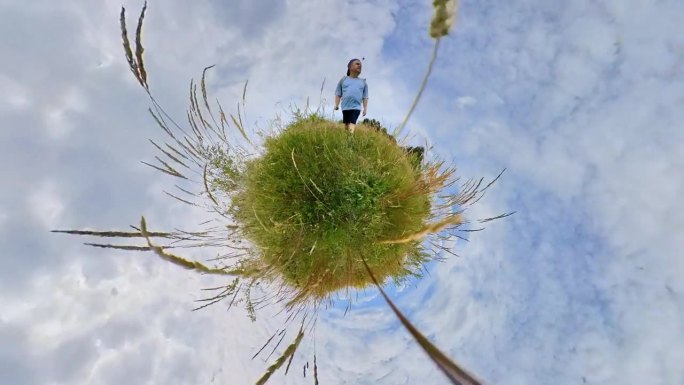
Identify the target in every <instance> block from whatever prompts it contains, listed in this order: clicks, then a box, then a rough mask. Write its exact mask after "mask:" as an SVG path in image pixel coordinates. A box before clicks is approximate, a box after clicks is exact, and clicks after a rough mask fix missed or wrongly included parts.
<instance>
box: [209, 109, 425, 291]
mask: <svg viewBox="0 0 684 385" xmlns="http://www.w3.org/2000/svg"><path fill="white" fill-rule="evenodd" d="M226 172H230V173H233V174H234V171H233V170H231V168H230V167H226ZM227 176H228V175H227ZM241 178H242V180H241V183H240V185H242V188H241V189H240V191H239V192H237V194H235V195H234V197H233V200H232V211H233V215H234V218H235V219H236V221H237V222H238V223H240V224H241V227H242V228H243V232H244V235H245V236H246V237H247V238H248V239H249V240H250V241H251V242H252V243H254V245H255V246H256V247H257V248H258V249H259V251H260V253H259V254H260V258H261V259H262V263H263V265H265V266H269V267H271V268H274V269H276V270H277V271H278V272H279V273H280V274H281V275H282V278H283V280H284V281H285V283H287V284H288V285H290V286H293V287H295V288H296V289H297V290H298V291H299V292H300V293H303V294H304V296H305V297H308V298H311V297H314V298H319V299H320V298H324V297H327V296H328V295H329V294H330V293H332V292H334V291H335V290H339V289H342V288H345V287H357V288H360V287H365V286H367V285H370V284H372V281H371V280H370V278H369V277H368V274H367V272H366V270H365V267H364V266H363V260H365V261H366V262H367V263H368V266H369V267H370V268H371V269H372V270H373V272H374V273H375V275H376V277H377V278H378V279H380V280H384V279H385V278H387V277H392V278H394V279H400V278H401V277H405V276H407V275H410V274H411V273H412V272H414V271H415V268H416V267H418V266H420V265H422V262H423V261H424V259H425V258H426V255H425V254H424V253H423V251H422V249H421V248H420V245H419V243H418V242H407V243H401V244H381V243H380V242H381V241H386V240H392V239H398V238H402V237H404V236H407V235H409V234H413V233H416V232H418V231H420V230H421V229H422V228H423V227H424V226H425V224H426V221H427V219H428V218H429V216H430V197H429V194H428V192H427V191H426V189H425V183H424V181H423V177H422V172H421V169H420V167H419V166H418V165H417V164H416V161H415V159H413V157H412V156H411V155H409V154H407V153H406V152H405V151H404V150H403V149H402V148H401V147H400V146H398V145H397V144H396V142H395V141H393V140H391V138H390V137H389V136H387V135H385V134H383V133H381V132H378V131H377V130H375V129H373V128H371V127H367V126H364V125H359V126H358V129H357V131H356V132H355V133H354V134H350V133H348V132H347V131H345V130H344V126H342V125H341V124H339V123H336V122H333V121H330V120H326V119H324V118H321V117H319V116H316V115H313V116H309V117H305V118H300V119H298V120H295V122H294V123H292V124H290V125H289V126H288V127H286V128H285V129H284V130H283V131H282V132H281V133H280V134H278V135H276V136H274V137H270V138H267V139H266V141H265V143H264V152H263V154H262V156H260V157H258V158H256V159H254V160H250V161H248V162H247V163H246V165H245V170H244V172H243V173H242V176H241ZM226 179H229V178H226ZM228 185H233V184H231V183H228V182H225V181H221V180H220V179H219V180H217V181H216V184H215V186H217V187H219V188H220V187H222V186H228ZM225 192H226V193H228V192H229V191H225Z"/></svg>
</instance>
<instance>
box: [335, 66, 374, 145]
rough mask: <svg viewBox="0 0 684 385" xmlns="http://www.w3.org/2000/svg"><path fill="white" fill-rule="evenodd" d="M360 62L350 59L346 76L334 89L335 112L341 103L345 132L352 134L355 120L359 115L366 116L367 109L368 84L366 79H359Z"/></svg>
mask: <svg viewBox="0 0 684 385" xmlns="http://www.w3.org/2000/svg"><path fill="white" fill-rule="evenodd" d="M360 74H361V60H359V59H352V60H350V61H349V63H347V75H346V76H345V77H343V78H342V79H340V81H339V82H338V83H337V88H336V89H335V110H338V109H339V108H340V102H342V122H343V123H344V126H345V128H346V129H347V130H349V131H350V132H352V133H353V132H354V129H356V120H357V119H358V118H359V114H360V113H361V106H363V116H366V111H367V109H368V84H366V79H363V78H360V77H359V75H360Z"/></svg>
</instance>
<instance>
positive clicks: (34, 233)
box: [0, 0, 684, 385]
mask: <svg viewBox="0 0 684 385" xmlns="http://www.w3.org/2000/svg"><path fill="white" fill-rule="evenodd" d="M122 5H124V6H125V7H126V8H127V10H128V12H129V20H131V21H133V20H134V19H135V18H136V16H137V14H138V11H139V9H140V7H141V6H142V3H141V2H140V1H130V0H124V1H123V2H121V1H116V2H115V1H109V0H101V1H98V2H93V1H76V0H62V1H59V2H55V1H48V0H32V1H31V2H19V1H16V0H14V1H12V0H0V52H2V60H0V175H2V178H1V180H2V182H1V183H2V188H0V309H2V310H0V383H1V384H13V385H14V384H16V385H29V384H103V385H105V384H121V383H128V384H162V383H163V384H243V383H245V384H249V383H254V381H255V380H256V379H257V378H258V377H259V376H260V375H261V373H262V372H263V370H264V369H265V368H266V367H267V366H268V365H270V363H271V362H272V360H273V357H272V358H271V360H269V361H267V360H266V359H265V357H262V356H260V357H257V358H255V359H253V360H251V359H250V357H251V356H252V355H253V354H254V353H256V351H257V350H258V349H259V348H260V347H261V345H262V344H263V343H264V342H265V341H266V340H267V339H268V337H270V335H271V333H273V331H274V330H277V328H278V327H279V325H280V323H281V322H282V320H283V315H282V314H278V309H277V308H275V307H271V308H266V309H263V310H261V311H259V312H258V313H257V321H256V322H252V321H250V319H249V318H248V317H247V314H246V312H245V311H244V310H243V309H240V308H232V309H230V311H227V310H226V308H227V306H226V305H224V304H219V305H216V306H212V307H209V308H206V309H204V310H202V311H198V312H191V309H192V308H194V307H195V303H194V302H193V301H195V300H197V299H199V298H202V296H203V292H202V290H201V289H203V288H207V287H212V286H217V285H220V284H222V283H224V282H223V281H222V280H221V279H218V278H214V277H207V276H201V275H196V274H194V273H191V272H188V271H185V270H183V269H180V268H178V267H176V266H172V265H170V264H166V263H164V262H163V261H160V260H158V259H157V258H156V257H155V256H154V255H152V254H149V253H131V252H122V251H112V250H100V249H94V248H89V247H86V246H84V245H83V244H82V242H83V241H86V239H83V238H78V237H73V236H67V235H61V234H54V233H50V232H49V231H50V230H52V229H71V228H78V229H99V230H105V229H122V230H125V229H127V227H128V226H129V225H131V224H137V223H139V220H140V216H141V215H144V216H145V217H146V218H147V220H148V223H149V225H150V228H152V229H155V230H168V229H173V228H179V227H180V228H183V229H186V230H192V229H193V228H195V226H197V227H199V226H198V225H199V223H201V222H202V221H203V220H204V219H206V216H207V214H206V213H205V212H202V211H201V210H199V211H198V210H197V209H193V208H192V207H189V206H186V205H182V204H180V203H179V202H177V201H175V200H173V199H171V198H169V197H167V196H166V195H165V194H164V193H163V190H170V189H171V188H172V187H173V183H174V181H173V180H170V179H171V178H169V177H168V176H165V175H162V174H161V173H159V172H156V171H155V170H153V169H151V168H149V167H147V166H145V165H143V164H142V163H141V161H150V160H152V159H153V157H154V155H156V153H155V150H154V148H153V147H152V145H151V144H150V143H149V142H148V139H155V140H163V138H164V135H163V132H161V130H159V129H158V128H157V127H156V125H155V124H154V122H153V121H152V119H151V117H150V116H149V114H148V113H147V108H148V106H149V102H148V100H147V99H146V96H145V94H144V92H143V90H142V89H141V88H140V87H139V85H138V84H137V83H136V82H135V80H134V78H133V76H132V75H131V73H130V71H129V70H128V68H127V64H126V61H125V59H124V55H123V50H122V47H121V41H120V31H119V25H118V16H119V10H120V7H121V6H122ZM431 13H432V7H431V2H430V1H413V0H412V1H409V0H399V1H390V0H375V1H358V0H354V1H346V0H342V1H341V0H336V1H328V0H316V1H313V0H296V1H295V0H291V1H276V0H262V1H259V2H256V1H251V0H233V1H231V2H223V1H215V0H214V1H210V0H197V1H194V2H192V3H189V2H185V1H180V0H168V1H164V2H161V1H151V2H150V4H149V7H148V13H147V17H146V22H145V27H144V28H145V29H144V45H145V47H146V51H145V55H146V66H147V68H148V72H149V74H150V75H149V82H150V86H151V89H152V92H153V93H154V94H155V96H156V97H157V99H158V100H159V102H160V103H161V104H162V105H163V106H164V107H165V108H166V110H167V111H169V112H172V113H175V114H177V116H179V117H183V114H184V111H185V108H186V95H187V89H188V84H189V81H190V79H191V78H193V77H194V78H197V77H199V76H200V75H201V71H202V69H203V68H204V67H206V66H208V65H212V64H215V65H216V67H215V68H214V69H213V70H212V72H210V73H209V75H208V83H207V85H208V89H209V92H210V93H211V94H212V95H214V96H215V97H217V98H218V99H220V100H221V101H222V104H223V105H224V106H231V105H235V104H236V103H237V102H238V100H240V98H241V95H242V89H243V85H244V82H245V81H246V80H247V79H249V84H248V89H247V96H246V101H245V102H246V107H247V109H246V114H247V121H248V125H249V126H250V127H252V128H264V127H268V125H269V122H270V121H271V120H272V119H274V118H275V117H276V116H278V115H280V116H287V114H288V111H289V109H290V108H292V107H293V106H299V107H302V106H304V105H305V104H306V100H307V98H309V100H310V102H311V103H313V104H316V103H317V102H316V101H318V100H319V98H320V94H321V85H322V84H323V93H322V95H323V98H324V100H323V101H322V103H323V105H325V106H327V112H328V113H332V111H331V108H330V107H331V106H332V100H333V92H334V86H335V83H336V82H337V80H339V78H340V77H341V76H342V75H343V74H344V72H345V70H346V68H345V65H346V63H347V61H348V60H349V59H351V58H354V57H362V58H364V69H363V74H362V76H364V77H366V79H367V83H368V86H369V108H368V113H369V117H371V118H375V119H378V120H380V121H381V122H383V123H384V124H386V125H388V126H390V127H396V126H397V125H398V124H399V123H400V122H401V121H402V119H403V118H404V116H405V113H406V112H407V110H408V108H409V106H410V105H411V102H412V100H413V97H414V96H415V93H416V91H417V89H418V86H419V84H420V81H421V79H422V76H423V74H424V73H425V70H426V68H427V65H428V62H429V56H430V52H431V49H432V45H433V41H432V40H431V39H430V38H429V36H428V34H427V28H428V24H429V21H430V17H431ZM681 20H684V2H681V1H678V0H628V1H625V0H604V1H601V2H597V1H591V0H576V1H572V2H568V1H559V0H549V1H544V2H539V1H531V0H517V1H506V2H504V1H491V0H481V1H468V0H464V1H462V2H461V4H460V7H459V12H458V16H457V19H456V23H455V26H454V28H453V29H452V31H451V33H450V34H449V36H447V37H445V38H444V39H443V40H442V42H441V44H440V45H441V47H440V51H439V55H438V60H437V62H436V64H435V68H434V71H433V73H432V76H431V78H430V80H429V82H428V86H427V89H426V91H425V93H424V94H423V98H422V99H421V101H420V103H419V104H418V107H417V109H416V111H415V113H414V115H413V116H412V118H411V120H410V122H409V124H408V126H407V129H408V131H409V132H410V134H409V136H408V140H410V141H413V142H414V143H415V144H421V143H423V144H425V143H427V144H428V145H430V146H432V148H431V150H430V152H429V153H430V155H431V156H436V157H440V158H442V159H445V160H447V161H448V162H451V163H452V164H453V165H455V166H456V167H457V169H458V175H459V176H460V177H461V178H462V179H463V180H467V179H469V178H480V177H485V178H493V177H494V176H496V175H497V174H498V173H499V172H500V171H501V170H502V169H504V168H505V169H506V172H505V173H504V175H503V177H502V178H501V179H500V180H499V181H498V182H497V183H496V184H495V185H494V186H493V187H492V188H491V190H490V191H489V192H488V193H487V195H486V196H485V198H483V199H482V200H481V201H480V202H478V203H477V205H475V206H473V207H472V208H471V209H470V210H469V211H468V212H467V215H468V217H469V218H472V219H477V218H485V217H488V216H493V215H497V214H501V213H504V212H509V211H516V213H515V215H513V216H511V217H508V218H506V219H503V220H499V221H495V222H492V223H489V224H488V225H487V228H486V229H485V230H484V231H481V232H477V233H472V234H470V235H469V241H468V242H463V241H460V240H459V241H458V242H454V243H452V246H453V248H454V250H455V251H456V252H457V253H458V254H459V257H451V256H448V258H447V259H446V260H445V261H444V262H441V263H436V264H431V265H430V266H429V269H428V272H429V274H427V275H426V276H425V277H424V278H423V279H421V280H417V281H413V282H411V284H410V285H408V286H407V287H405V288H403V289H401V290H392V291H391V294H392V297H393V299H394V300H395V301H396V303H397V305H398V306H399V307H400V308H401V309H402V310H403V311H405V313H406V314H407V315H408V316H409V318H410V319H411V320H412V321H413V322H414V323H415V324H416V325H417V326H418V327H419V328H420V329H421V330H422V331H423V332H424V333H425V334H426V335H427V336H428V337H429V338H430V339H431V340H432V341H433V342H435V344H436V345H437V346H439V347H440V348H442V349H443V350H444V351H445V352H447V353H448V354H449V355H450V356H451V357H453V358H454V359H455V360H456V361H457V362H459V363H460V364H462V365H463V366H464V367H466V368H468V369H469V370H470V371H471V372H473V373H475V374H476V375H477V376H478V377H479V378H481V379H482V380H483V381H484V382H485V383H487V384H497V385H498V384H501V385H509V384H510V385H514V384H515V385H517V384H520V385H522V384H555V385H558V384H568V385H570V384H596V385H598V384H621V385H627V384H652V385H661V384H662V385H677V384H684V365H682V364H681V363H682V362H684V280H682V278H681V277H682V276H684V257H682V252H681V250H683V249H684V231H683V230H684V200H682V199H681V197H682V196H684V173H683V172H682V170H684V123H683V122H684V108H682V106H683V105H684V34H681V33H680V30H681ZM131 29H132V25H131ZM227 108H229V107H227ZM187 255H188V256H191V257H195V258H197V259H199V260H202V259H204V260H206V259H207V258H210V257H211V256H210V255H206V254H203V253H202V251H201V250H195V251H192V252H189V253H188V254H187ZM361 299H362V300H361V301H359V303H357V304H355V305H354V306H353V307H352V310H351V311H350V312H349V313H348V314H347V315H346V316H345V315H344V308H343V307H335V308H331V309H327V310H324V311H322V312H321V315H320V317H319V321H318V323H317V326H316V338H315V340H314V339H313V338H312V337H311V336H308V337H306V338H305V339H304V341H303V343H302V346H300V348H299V350H298V353H297V355H296V357H295V361H294V362H293V365H294V368H296V370H291V372H290V373H289V374H288V375H287V376H284V375H283V373H282V372H279V373H277V374H276V375H274V377H273V378H272V380H271V383H274V384H305V383H313V380H312V378H311V373H310V372H309V373H308V375H307V377H306V378H303V376H302V371H301V368H302V366H303V365H304V364H305V363H306V362H307V361H309V362H310V364H313V362H312V357H313V351H314V348H315V351H316V355H317V363H318V366H319V368H318V369H319V370H318V371H319V379H320V380H321V383H322V384H445V383H447V382H446V380H445V379H444V378H443V376H442V375H441V373H440V372H439V371H438V370H437V369H436V368H435V367H434V366H433V365H432V363H431V362H430V361H429V360H428V359H427V357H426V356H425V355H424V354H423V353H422V351H420V350H419V348H417V347H416V344H415V343H414V342H413V340H412V339H411V338H410V336H409V335H408V334H407V333H406V331H405V330H404V329H402V328H401V326H400V325H399V324H398V322H397V321H396V319H395V318H394V317H393V315H392V314H391V312H390V311H389V309H388V308H387V307H386V306H385V305H384V304H383V302H382V301H380V300H379V298H378V297H377V293H375V292H372V291H371V290H368V291H366V292H365V293H362V295H361ZM294 333H296V330H295V331H294ZM288 335H289V336H291V337H292V338H293V337H294V335H293V334H288ZM281 349H282V347H281Z"/></svg>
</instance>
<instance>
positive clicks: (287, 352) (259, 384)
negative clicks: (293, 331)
mask: <svg viewBox="0 0 684 385" xmlns="http://www.w3.org/2000/svg"><path fill="white" fill-rule="evenodd" d="M303 337H304V323H303V322H302V327H301V328H300V329H299V333H298V334H297V337H296V338H295V340H294V342H292V343H291V344H290V345H289V346H288V347H287V349H285V352H283V354H282V355H281V356H280V357H279V358H278V359H277V360H276V361H275V362H274V363H273V364H272V365H271V366H269V367H268V369H266V373H264V375H263V376H261V378H259V380H257V382H256V385H263V384H265V383H266V381H268V379H269V378H271V376H272V375H273V373H275V371H276V370H278V369H279V368H280V367H281V366H283V364H284V363H285V361H286V360H287V359H288V358H290V356H293V355H294V354H295V351H296V350H297V347H298V346H299V343H300V342H301V341H302V338H303Z"/></svg>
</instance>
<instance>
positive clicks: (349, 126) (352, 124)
mask: <svg viewBox="0 0 684 385" xmlns="http://www.w3.org/2000/svg"><path fill="white" fill-rule="evenodd" d="M347 129H348V130H349V132H351V133H352V134H353V133H354V130H355V129H356V124H354V123H349V125H348V126H347Z"/></svg>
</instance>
